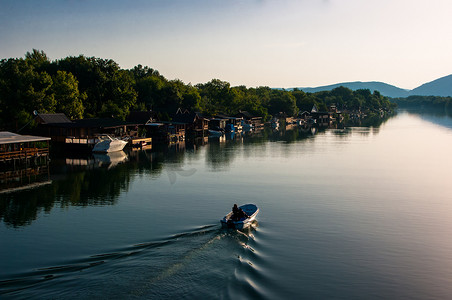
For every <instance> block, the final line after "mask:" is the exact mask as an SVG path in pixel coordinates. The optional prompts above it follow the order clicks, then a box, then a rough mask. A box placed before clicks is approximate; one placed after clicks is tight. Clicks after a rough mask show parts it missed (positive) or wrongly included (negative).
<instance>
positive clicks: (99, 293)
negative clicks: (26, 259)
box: [0, 221, 265, 298]
mask: <svg viewBox="0 0 452 300" xmlns="http://www.w3.org/2000/svg"><path fill="white" fill-rule="evenodd" d="M257 227H258V223H257V221H255V222H253V224H252V226H250V227H249V228H247V229H245V230H242V231H238V230H231V229H222V228H221V226H219V225H217V224H215V225H214V224H212V225H205V226H201V227H197V228H193V229H190V230H186V231H184V232H181V233H178V234H174V235H171V236H168V237H165V238H162V239H159V240H151V241H144V242H140V243H137V244H134V245H130V246H127V247H124V248H122V249H116V250H114V251H111V252H108V253H100V254H94V255H91V256H89V257H85V258H81V259H74V260H69V261H66V262H64V263H62V264H56V265H55V266H50V267H43V268H39V269H35V270H31V271H29V272H23V273H18V274H9V275H2V277H0V295H1V296H2V298H3V297H5V298H7V297H19V298H20V297H23V298H27V297H33V296H36V295H40V296H41V297H44V298H87V297H109V296H111V297H115V298H118V297H119V298H123V297H126V298H130V297H132V298H153V297H156V298H159V297H163V298H167V297H179V296H180V297H188V298H190V297H191V296H193V297H196V295H198V296H199V295H200V294H202V295H204V296H206V297H207V298H218V296H220V297H222V298H225V297H226V298H233V297H234V296H235V294H236V293H238V292H239V291H240V292H241V293H244V294H242V295H250V296H259V297H261V298H262V297H263V298H265V293H264V294H262V293H261V292H260V291H261V290H262V286H263V285H265V284H263V285H261V284H259V281H260V279H261V278H262V274H260V273H261V272H260V261H259V260H260V259H261V256H260V254H259V251H257V250H256V249H255V248H256V241H255V235H254V234H255V233H256V232H257V231H256V229H257ZM5 277H6V278H5ZM264 277H265V276H264ZM111 282H117V283H118V284H117V285H114V286H112V285H111ZM206 286H207V287H206ZM175 287H177V288H175ZM219 293H220V294H219ZM190 295H191V296H190Z"/></svg>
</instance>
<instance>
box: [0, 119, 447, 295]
mask: <svg viewBox="0 0 452 300" xmlns="http://www.w3.org/2000/svg"><path fill="white" fill-rule="evenodd" d="M448 124H449V125H448ZM451 124H452V122H451V119H450V118H444V117H438V116H432V115H429V116H422V115H416V114H408V113H399V115H398V116H396V117H394V118H392V119H389V120H388V121H387V122H385V123H384V124H382V125H381V126H379V127H369V128H366V127H364V128H358V127H353V128H346V129H341V130H326V131H321V132H317V134H315V135H312V134H311V132H310V131H309V132H302V131H297V130H295V131H287V132H285V133H284V134H283V133H266V134H263V135H261V136H254V137H244V138H238V139H234V140H225V141H219V140H209V143H207V144H205V145H201V146H199V145H198V146H187V148H186V149H179V150H178V149H169V150H166V151H165V152H159V151H152V152H149V151H148V152H133V153H128V154H127V156H124V157H122V156H121V155H119V156H115V157H111V158H108V157H105V156H100V157H91V158H89V159H85V158H82V159H65V160H58V159H56V160H53V161H52V164H51V168H50V180H51V183H49V184H46V185H42V186H39V187H36V188H34V189H30V190H24V191H19V192H16V193H9V194H0V298H5V299H9V298H30V297H32V298H43V299H49V298H51V299H53V298H66V299H88V298H96V299H109V298H116V299H119V298H120V299H142V298H151V299H177V298H189V299H190V298H204V299H209V298H210V299H213V298H216V299H230V298H234V299H235V298H238V299H247V298H248V299H250V298H260V299H291V298H292V299H295V298H298V299H299V298H307V299H332V298H334V299H363V298H365V299H377V298H378V299H432V298H437V299H451V298H452V242H451V241H450V236H451V234H452V218H451V216H452V184H451V170H452V159H451V156H450V153H451V149H452V126H450V125H451ZM181 150H182V151H181ZM234 203H239V204H243V203H256V204H257V205H258V206H259V208H260V213H259V216H258V224H255V226H254V227H253V228H252V229H250V230H248V231H244V232H238V231H231V230H223V229H221V228H220V223H219V219H220V218H221V217H222V216H223V215H224V214H226V213H227V212H228V211H229V210H230V209H231V207H232V205H233V204H234Z"/></svg>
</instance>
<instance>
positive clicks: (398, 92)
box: [299, 81, 409, 98]
mask: <svg viewBox="0 0 452 300" xmlns="http://www.w3.org/2000/svg"><path fill="white" fill-rule="evenodd" d="M340 86H343V87H346V88H349V89H351V90H353V91H356V90H359V89H369V90H370V91H371V92H373V91H375V90H377V91H379V92H380V93H381V94H382V95H383V96H387V97H392V98H400V97H408V96H409V91H408V90H404V89H401V88H398V87H396V86H393V85H390V84H387V83H384V82H378V81H370V82H361V81H355V82H343V83H336V84H332V85H325V86H320V87H315V88H299V89H301V90H303V91H304V92H306V93H316V92H320V91H330V90H333V89H335V88H337V87H340Z"/></svg>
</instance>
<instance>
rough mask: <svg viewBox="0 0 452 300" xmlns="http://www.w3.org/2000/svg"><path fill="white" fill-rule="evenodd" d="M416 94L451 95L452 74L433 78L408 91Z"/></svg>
mask: <svg viewBox="0 0 452 300" xmlns="http://www.w3.org/2000/svg"><path fill="white" fill-rule="evenodd" d="M410 95H416V96H442V97H447V96H452V74H451V75H448V76H444V77H441V78H439V79H436V80H433V81H431V82H428V83H424V84H423V85H421V86H419V87H417V88H415V89H413V90H411V91H410Z"/></svg>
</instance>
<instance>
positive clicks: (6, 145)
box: [0, 131, 50, 166]
mask: <svg viewBox="0 0 452 300" xmlns="http://www.w3.org/2000/svg"><path fill="white" fill-rule="evenodd" d="M49 141H50V138H48V137H42V136H32V135H20V134H16V133H12V132H9V131H0V164H2V165H7V164H12V165H13V166H16V165H18V164H25V165H29V164H36V163H37V162H38V160H39V161H42V160H45V161H46V162H47V161H48V159H49Z"/></svg>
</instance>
